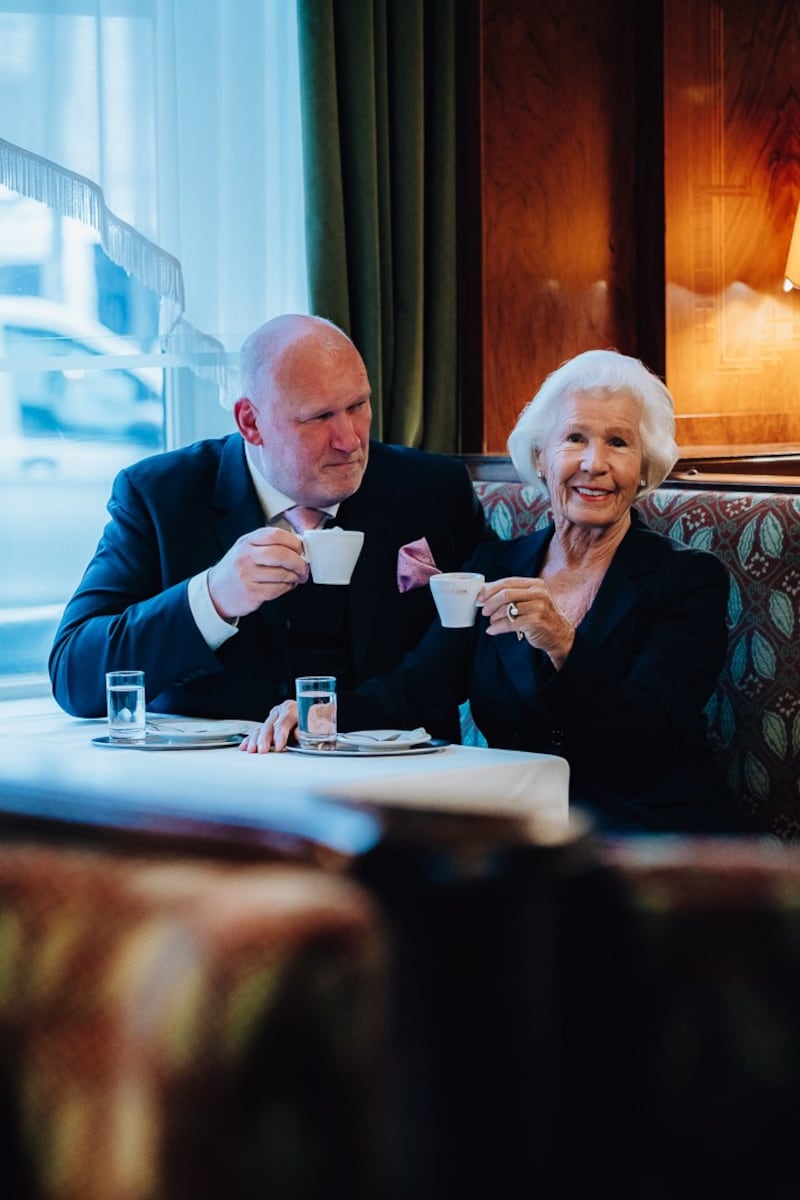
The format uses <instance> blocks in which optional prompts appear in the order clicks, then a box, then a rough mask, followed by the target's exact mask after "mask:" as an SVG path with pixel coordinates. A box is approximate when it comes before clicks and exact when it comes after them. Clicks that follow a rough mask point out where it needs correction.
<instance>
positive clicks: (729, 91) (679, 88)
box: [664, 0, 800, 452]
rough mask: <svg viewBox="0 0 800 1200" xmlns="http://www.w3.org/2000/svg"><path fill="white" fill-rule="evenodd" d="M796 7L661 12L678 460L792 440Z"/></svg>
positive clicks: (797, 326) (670, 0)
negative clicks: (713, 449)
mask: <svg viewBox="0 0 800 1200" xmlns="http://www.w3.org/2000/svg"><path fill="white" fill-rule="evenodd" d="M799 65H800V2H798V0H759V3H758V4H754V3H752V0H666V3H665V6H664V109H665V195H666V286H667V298H666V304H667V383H668V384H669V386H670V389H671V390H672V392H673V395H674V397H675V402H676V410H677V413H678V415H679V416H678V436H679V441H680V444H681V446H682V449H684V450H685V451H689V450H691V448H692V446H696V445H697V443H698V442H700V443H702V445H701V446H700V450H701V451H702V452H705V451H706V449H707V447H708V446H709V445H714V444H718V445H723V444H724V445H736V444H739V443H742V444H744V443H747V444H758V443H761V442H764V443H770V444H775V443H781V442H789V443H793V442H798V441H800V416H799V415H796V414H798V412H799V411H800V293H798V292H796V291H795V292H791V293H789V294H788V295H787V294H786V293H784V292H783V290H782V283H783V271H784V266H785V262H786V254H787V251H788V247H789V239H790V236H791V229H792V222H793V219H794V213H795V210H796V208H797V204H798V201H800V76H799V75H798V67H799Z"/></svg>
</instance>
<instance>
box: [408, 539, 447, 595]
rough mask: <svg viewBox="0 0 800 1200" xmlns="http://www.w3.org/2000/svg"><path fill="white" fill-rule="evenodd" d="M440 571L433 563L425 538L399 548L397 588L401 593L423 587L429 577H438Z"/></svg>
mask: <svg viewBox="0 0 800 1200" xmlns="http://www.w3.org/2000/svg"><path fill="white" fill-rule="evenodd" d="M440 574H441V571H440V570H439V568H438V567H437V565H436V563H435V562H434V561H433V555H432V554H431V549H430V546H429V545H428V542H427V539H426V538H424V537H423V538H418V539H417V541H416V542H409V543H408V545H407V546H401V547H400V549H399V550H398V552H397V587H398V590H399V591H401V592H410V591H411V589H412V588H418V587H424V585H425V584H426V583H427V582H428V580H429V579H430V577H431V575H440Z"/></svg>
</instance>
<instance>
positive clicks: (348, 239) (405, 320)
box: [297, 0, 459, 452]
mask: <svg viewBox="0 0 800 1200" xmlns="http://www.w3.org/2000/svg"><path fill="white" fill-rule="evenodd" d="M456 3H457V0H298V3H297V11H298V29H299V44H300V78H301V94H302V116H303V154H304V166H305V204H306V235H307V253H308V264H309V266H308V271H309V305H310V311H311V312H313V313H316V314H318V315H319V316H324V317H328V318H329V319H330V320H332V321H335V322H336V324H337V325H340V326H341V327H342V328H343V329H345V330H346V331H347V332H348V333H349V334H350V336H351V337H352V338H353V341H354V342H355V344H356V345H357V346H358V348H359V350H360V351H361V353H362V355H363V357H364V361H365V363H366V365H367V370H368V372H369V377H370V383H371V384H372V390H373V407H374V414H375V415H374V420H373V436H374V437H377V438H380V439H383V440H384V441H389V442H399V443H401V444H404V445H413V446H423V447H424V448H425V449H429V450H441V451H446V452H453V451H457V450H458V449H459V446H458V419H457V416H458V405H457V399H456V387H457V370H456V367H457V355H456V136H455V123H456V78H455V66H456V62H455V21H456Z"/></svg>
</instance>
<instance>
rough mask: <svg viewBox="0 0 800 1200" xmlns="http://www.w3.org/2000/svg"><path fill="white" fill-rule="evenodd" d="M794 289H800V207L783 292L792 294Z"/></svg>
mask: <svg viewBox="0 0 800 1200" xmlns="http://www.w3.org/2000/svg"><path fill="white" fill-rule="evenodd" d="M792 288H800V205H798V207H797V214H796V215H795V218H794V229H793V230H792V240H791V242H790V243H789V254H788V256H787V259H786V270H785V271H784V280H783V290H784V291H785V292H790V291H791V290H792Z"/></svg>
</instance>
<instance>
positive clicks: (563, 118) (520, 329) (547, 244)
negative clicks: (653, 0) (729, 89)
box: [481, 0, 638, 453]
mask: <svg viewBox="0 0 800 1200" xmlns="http://www.w3.org/2000/svg"><path fill="white" fill-rule="evenodd" d="M634 18H635V14H634V3H633V0H625V2H623V3H620V2H619V0H591V2H586V3H581V4H576V3H574V2H571V0H555V2H553V3H549V4H547V5H545V4H542V3H540V2H538V0H483V6H482V39H483V45H482V79H481V86H482V91H481V118H482V159H483V162H482V196H481V203H482V227H483V233H482V238H483V247H482V251H483V292H482V307H483V407H484V415H483V428H484V444H483V447H482V449H483V451H484V452H485V453H503V452H504V450H505V443H506V438H507V436H508V433H509V431H510V429H511V427H512V426H513V424H514V422H515V420H516V418H517V416H518V415H519V412H520V410H521V408H522V407H523V406H524V405H525V403H527V401H528V400H529V399H530V397H531V396H532V395H533V393H534V392H535V391H536V389H537V388H538V386H539V385H540V383H541V382H542V380H543V379H544V377H545V376H546V375H547V374H548V373H549V372H550V371H552V370H553V369H554V368H555V367H557V366H558V365H559V364H560V363H561V362H563V361H564V360H565V359H566V358H569V357H571V356H572V355H573V354H576V353H578V352H579V351H581V350H585V349H589V348H590V347H595V346H616V347H617V348H618V349H620V350H623V351H625V352H626V353H635V352H636V348H637V319H638V317H637V307H638V302H637V295H636V288H637V281H636V245H637V240H636V236H635V229H636V213H635V190H636V189H635V182H636V170H637V164H636V159H635V144H636V122H635V104H634V91H635V54H634V50H635V46H634V42H635V37H634V30H635V19H634Z"/></svg>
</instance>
